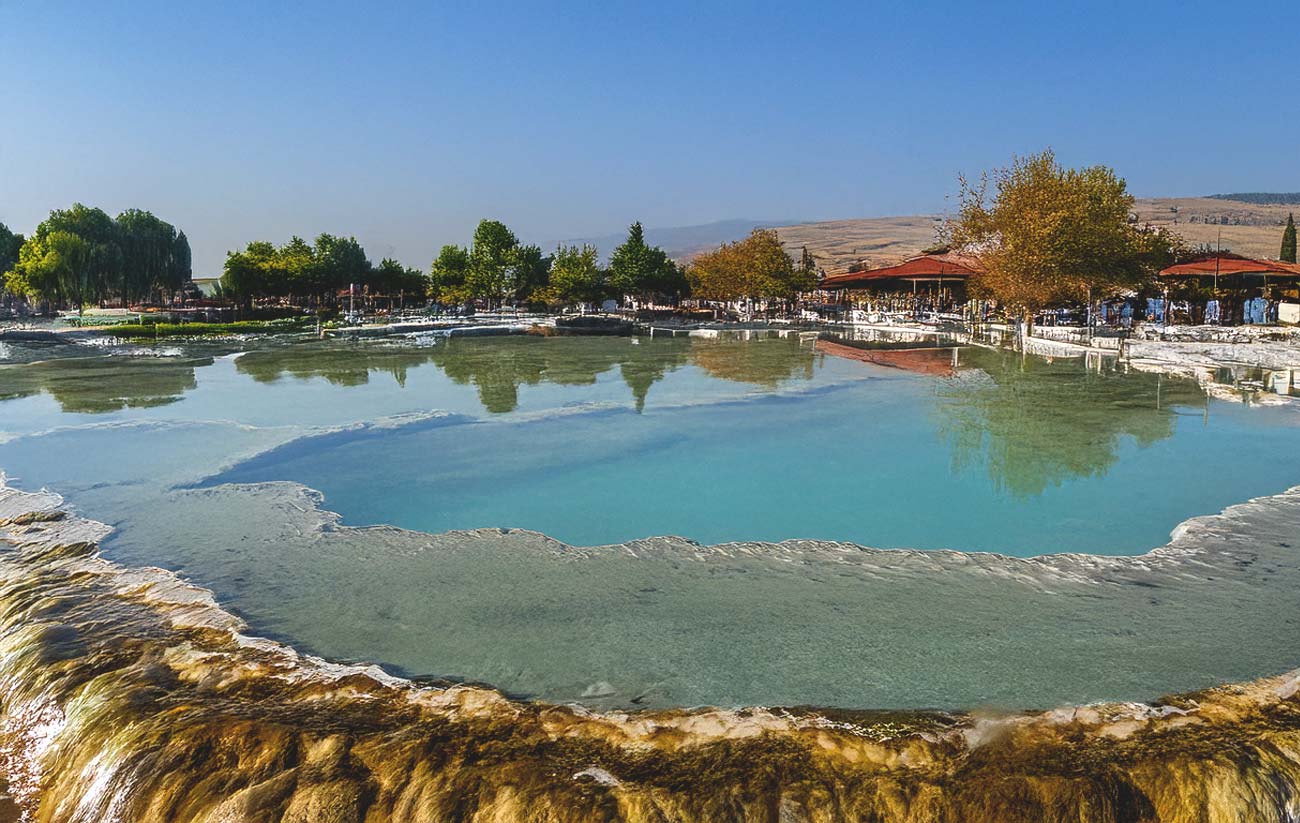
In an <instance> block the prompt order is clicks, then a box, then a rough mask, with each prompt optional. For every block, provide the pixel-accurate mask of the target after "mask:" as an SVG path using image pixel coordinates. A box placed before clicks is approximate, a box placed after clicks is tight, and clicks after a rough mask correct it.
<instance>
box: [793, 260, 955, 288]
mask: <svg viewBox="0 0 1300 823" xmlns="http://www.w3.org/2000/svg"><path fill="white" fill-rule="evenodd" d="M979 270H980V269H979V261H977V260H976V259H975V258H973V257H968V256H965V255H960V254H923V255H920V256H919V257H913V258H911V259H908V260H904V261H903V262H902V263H899V264H897V265H894V266H885V267H883V268H879V269H870V270H868V271H855V272H849V273H848V274H836V275H832V276H830V277H827V278H826V279H825V280H823V281H822V282H821V284H820V286H818V288H822V289H838V288H851V287H852V286H855V285H862V284H865V283H869V282H871V281H873V280H888V279H891V278H898V279H922V278H935V277H951V278H953V279H954V280H959V279H964V278H967V277H970V276H971V275H973V274H978V273H979Z"/></svg>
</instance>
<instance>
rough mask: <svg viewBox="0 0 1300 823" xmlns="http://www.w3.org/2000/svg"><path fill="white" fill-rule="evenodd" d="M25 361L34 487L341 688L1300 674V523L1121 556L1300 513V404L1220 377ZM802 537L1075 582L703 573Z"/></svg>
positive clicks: (225, 347) (16, 378)
mask: <svg viewBox="0 0 1300 823" xmlns="http://www.w3.org/2000/svg"><path fill="white" fill-rule="evenodd" d="M0 355H3V359H0V470H3V471H5V472H6V473H7V475H8V477H9V480H10V482H14V483H16V484H18V485H20V486H22V487H26V488H36V487H40V486H46V487H49V488H52V489H54V490H56V491H58V492H60V493H62V494H64V495H65V496H66V497H67V499H68V501H69V502H70V504H72V505H73V506H74V507H76V508H77V509H79V510H80V511H82V512H83V513H84V514H86V515H88V516H91V517H95V518H97V519H100V520H103V521H105V522H108V523H110V524H111V525H113V526H114V527H115V528H116V532H115V534H114V536H113V537H112V538H111V539H110V540H109V541H108V543H107V544H106V551H107V552H108V553H109V555H110V556H112V557H114V558H115V559H118V560H120V561H121V562H124V563H128V564H132V565H139V564H150V565H161V566H164V567H167V568H171V569H175V570H178V571H179V572H181V573H182V574H184V575H186V576H187V577H189V578H191V579H193V580H195V581H196V582H198V583H201V584H202V585H205V586H208V587H211V588H212V589H213V590H214V591H215V592H216V593H217V595H218V597H219V598H220V599H221V601H222V602H223V603H224V604H227V605H228V606H229V607H231V608H232V609H234V610H235V611H236V612H238V613H240V614H241V615H243V616H245V617H246V618H247V619H248V620H249V621H250V624H251V630H252V631H254V632H256V633H263V634H268V635H271V636H275V637H278V638H281V639H284V640H288V641H290V642H293V643H295V644H297V645H298V646H300V647H302V648H304V649H306V650H309V651H312V652H315V653H318V654H322V655H325V656H327V657H330V658H335V659H345V660H368V661H377V662H380V663H382V664H384V665H386V666H389V667H390V668H393V669H394V670H397V671H400V672H405V673H411V674H419V675H431V676H438V677H452V678H465V679H471V680H481V681H486V682H489V683H492V684H495V685H498V686H501V687H503V688H506V689H508V690H510V691H511V692H514V693H518V694H522V695H535V696H540V697H545V698H548V699H555V700H576V701H579V702H584V703H589V704H592V705H598V706H607V705H622V706H640V705H682V704H685V705H694V704H699V703H713V704H723V705H742V704H752V703H763V704H791V703H813V704H823V705H844V706H859V707H865V706H884V707H888V706H919V705H927V706H933V705H939V706H970V705H999V706H1031V705H1053V704H1056V703H1062V702H1078V701H1080V700H1097V699H1112V698H1124V699H1146V698H1150V697H1154V696H1156V695H1159V694H1162V693H1166V692H1168V691H1172V690H1180V689H1188V688H1199V687H1203V686H1206V685H1211V684H1214V683H1218V682H1223V681H1224V680H1233V679H1244V678H1247V677H1252V676H1256V675H1259V674H1264V673H1269V672H1272V671H1280V670H1282V669H1284V668H1289V667H1291V666H1294V665H1300V658H1297V657H1296V652H1295V650H1294V649H1293V648H1292V645H1293V644H1292V643H1291V642H1290V639H1289V638H1290V637H1291V636H1292V634H1293V632H1294V630H1295V628H1296V626H1295V624H1296V623H1297V622H1298V621H1300V563H1297V562H1296V560H1295V558H1294V557H1293V556H1292V547H1291V540H1290V538H1288V537H1286V535H1290V534H1295V533H1300V514H1297V512H1296V511H1295V506H1291V505H1289V504H1285V505H1284V504H1282V503H1279V504H1277V505H1276V506H1272V505H1269V506H1266V507H1265V508H1264V509H1263V510H1261V511H1260V512H1259V513H1256V514H1252V515H1251V518H1245V517H1235V516H1234V517H1233V518H1231V519H1229V520H1227V521H1225V523H1226V525H1225V526H1224V527H1223V528H1222V529H1217V527H1216V529H1217V530H1212V531H1214V534H1215V535H1218V536H1216V537H1211V536H1208V533H1207V536H1197V537H1195V538H1194V539H1193V538H1192V537H1188V538H1185V540H1186V541H1190V542H1189V545H1191V546H1192V547H1193V548H1194V551H1192V552H1191V553H1190V554H1189V553H1186V552H1182V553H1179V554H1178V555H1177V557H1183V556H1184V555H1185V556H1186V557H1187V558H1189V559H1187V560H1179V559H1176V558H1175V557H1174V556H1173V555H1171V556H1170V557H1169V558H1165V559H1161V560H1159V561H1156V560H1151V559H1148V558H1137V559H1133V560H1128V559H1124V558H1122V557H1118V556H1123V555H1138V554H1141V553H1143V552H1145V551H1147V550H1149V549H1152V548H1155V547H1157V546H1161V545H1163V544H1165V543H1166V541H1167V540H1168V539H1169V533H1170V531H1171V530H1172V529H1174V528H1175V527H1177V526H1178V525H1179V524H1180V523H1182V522H1183V521H1185V520H1187V519H1188V518H1191V517H1197V516H1201V515H1209V514H1214V513H1217V512H1219V511H1221V510H1223V509H1224V508H1225V507H1228V506H1232V505H1233V504H1236V503H1240V502H1242V501H1244V500H1247V499H1249V498H1252V497H1256V496H1260V495H1271V494H1277V493H1279V492H1282V491H1284V490H1286V489H1287V488H1289V487H1291V486H1293V485H1297V484H1300V462H1297V461H1296V460H1294V459H1293V456H1294V454H1295V453H1296V450H1297V446H1300V413H1297V409H1296V407H1295V406H1294V405H1293V404H1284V405H1278V406H1269V405H1263V404H1260V403H1257V402H1246V399H1248V398H1235V397H1232V396H1231V395H1228V394H1225V393H1222V392H1220V394H1223V395H1224V397H1225V398H1226V399H1215V398H1212V397H1209V396H1207V394H1206V393H1205V391H1203V390H1202V388H1201V387H1200V386H1199V385H1198V384H1197V383H1196V382H1195V381H1192V380H1188V379H1185V378H1177V377H1170V376H1166V375H1159V374H1154V373H1143V372H1139V371H1136V370H1131V369H1128V368H1127V367H1125V366H1123V365H1122V364H1116V363H1114V362H1110V361H1105V362H1100V363H1098V362H1097V361H1095V360H1094V361H1092V362H1090V363H1084V362H1083V361H1080V360H1057V361H1055V362H1048V361H1046V360H1041V359H1035V358H1022V357H1020V356H1018V355H1015V354H1012V353H1006V352H999V351H991V350H985V349H979V348H971V347H963V348H960V349H958V350H957V351H956V354H955V356H954V354H953V350H952V349H950V348H943V349H935V350H933V351H932V352H925V353H921V354H919V355H915V356H913V355H898V356H895V355H889V354H886V355H885V356H883V357H881V358H878V359H879V360H880V362H877V363H867V362H859V361H856V360H852V359H845V358H842V357H837V356H831V355H828V354H826V353H825V351H824V350H823V349H821V348H818V344H817V341H816V340H815V339H813V338H811V337H799V336H792V337H784V338H773V339H753V340H745V339H736V338H729V337H726V336H724V337H722V338H720V339H695V338H691V339H687V338H669V339H661V338H656V339H653V340H651V339H633V340H629V339H606V338H590V339H579V338H562V339H540V338H484V339H463V340H451V341H447V340H442V341H438V342H435V343H434V344H432V345H425V344H417V343H416V342H412V341H365V342H360V343H349V342H330V341H326V342H320V341H309V340H292V339H279V340H262V341H247V342H225V343H211V342H208V343H203V342H199V343H189V344H185V345H180V346H171V347H166V348H163V349H136V348H133V347H129V346H111V347H93V346H59V347H53V348H51V347H31V346H28V347H23V346H17V345H7V346H6V349H5V350H4V351H2V352H0ZM872 356H873V357H875V354H874V353H873V354H872ZM307 489H313V490H316V491H317V492H319V493H320V495H323V497H318V496H314V494H313V493H309V492H308V491H306V490H307ZM328 512H337V513H338V518H339V519H337V520H336V519H334V518H333V517H332V516H331V515H330V514H329V513H328ZM371 526H373V527H374V528H366V527H371ZM394 527H400V528H394ZM511 528H515V529H525V530H531V531H530V532H505V531H503V530H505V529H511ZM461 529H484V531H476V532H451V533H447V532H448V530H461ZM406 530H411V531H406ZM534 532H540V533H542V534H544V535H546V536H547V537H542V536H540V535H537V534H534ZM1197 534H1198V535H1199V534H1200V533H1199V532H1198V533H1197ZM656 535H679V536H681V537H682V538H684V540H669V541H650V542H645V541H643V540H641V539H642V538H648V537H652V536H656ZM551 538H554V540H558V541H563V543H557V542H554V541H553V540H551ZM799 538H802V539H821V540H826V541H849V542H851V543H856V544H860V545H863V546H875V547H882V548H897V547H915V548H922V549H959V550H979V551H989V552H998V553H1000V554H1001V555H1016V556H1020V557H1037V556H1041V557H1042V558H1043V559H1036V560H1015V559H1012V558H1010V557H1005V556H997V555H981V554H962V553H956V552H923V553H914V552H904V551H885V552H864V551H862V550H860V549H856V548H852V547H848V546H846V545H844V544H840V543H820V544H819V543H806V542H805V543H794V544H786V545H784V546H772V545H768V544H758V543H752V544H746V545H743V546H732V547H726V548H723V549H704V548H701V546H702V545H708V544H715V543H723V542H727V541H780V540H789V539H799ZM626 541H633V542H631V543H626ZM638 541H640V542H638ZM564 544H569V545H572V546H609V547H608V548H598V549H592V550H576V549H572V548H568V547H566V545H564ZM1063 552H1087V553H1089V554H1088V556H1082V555H1081V556H1078V557H1072V556H1066V555H1063V554H1061V553H1063ZM1242 552H1245V553H1246V554H1244V555H1243V554H1242ZM1197 553H1200V554H1202V555H1204V556H1199V555H1198V554H1197ZM1105 555H1114V556H1117V557H1116V559H1113V560H1111V559H1107V558H1105V557H1103V556H1105ZM1224 649H1232V650H1233V651H1232V653H1231V654H1225V653H1224V651H1223V650H1224Z"/></svg>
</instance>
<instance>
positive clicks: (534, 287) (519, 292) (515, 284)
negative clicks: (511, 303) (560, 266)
mask: <svg viewBox="0 0 1300 823" xmlns="http://www.w3.org/2000/svg"><path fill="white" fill-rule="evenodd" d="M551 263H552V260H551V258H550V257H549V256H547V255H544V254H542V250H541V249H540V248H538V247H537V246H532V245H529V246H519V247H517V248H516V249H515V251H514V255H513V259H512V260H511V263H510V271H509V279H510V286H511V288H512V289H513V290H514V298H515V301H516V302H519V303H525V302H528V301H529V300H531V299H533V296H534V295H539V296H540V295H542V294H544V293H545V291H546V289H547V286H548V285H549V284H550V279H551Z"/></svg>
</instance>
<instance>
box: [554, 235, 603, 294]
mask: <svg viewBox="0 0 1300 823" xmlns="http://www.w3.org/2000/svg"><path fill="white" fill-rule="evenodd" d="M607 287H608V286H607V283H606V275H605V272H603V271H602V270H601V268H600V259H599V254H598V252H597V251H596V247H595V246H590V245H587V244H583V245H582V246H581V247H578V246H560V247H559V248H557V249H556V250H555V258H554V262H553V263H551V290H552V292H553V293H554V295H555V298H556V299H557V300H558V301H560V302H562V303H579V302H584V301H597V300H600V298H601V297H603V296H604V294H605V292H606V289H607Z"/></svg>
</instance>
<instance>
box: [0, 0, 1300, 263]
mask: <svg viewBox="0 0 1300 823" xmlns="http://www.w3.org/2000/svg"><path fill="white" fill-rule="evenodd" d="M1298 32H1300V5H1297V4H1296V3H1295V2H1294V0H1286V2H1273V0H1250V1H1249V2H1239V3H1225V2H1222V0H1215V2H1201V0H1183V1H1182V2H1164V1H1163V0H1155V1H1154V2H1113V3H1099V2H1092V3H1089V2H1080V3H1051V2H1041V1H1040V2H1018V3H1013V2H975V0H968V2H938V1H937V0H936V1H935V2H926V1H925V0H912V2H891V3H882V2H870V0H845V2H825V3H797V2H788V0H787V2H782V3H762V2H746V3H705V2H689V1H688V2H676V0H659V1H658V2H653V3H651V2H645V3H623V2H616V1H615V2H602V3H590V4H580V3H566V4H554V5H542V4H489V3H481V4H477V3H475V4H472V3H464V2H460V3H446V4H439V3H428V4H409V5H407V4H402V3H396V2H392V3H373V4H372V3H363V2H353V3H338V4H327V3H313V4H304V5H300V6H299V5H293V4H289V3H279V2H273V3H267V2H252V3H243V2H227V1H226V0H222V2H210V1H209V2H203V3H183V2H166V3H149V2H127V0H123V2H120V3H91V2H84V3H71V2H68V3H64V2H38V1H37V0H31V1H30V2H28V1H26V0H0V78H3V80H2V82H0V87H2V88H3V90H4V92H3V94H2V95H0V111H3V114H2V115H0V221H2V222H5V223H7V224H8V225H10V227H11V228H13V229H14V230H17V231H30V230H31V228H32V227H33V226H35V224H36V223H37V222H39V221H40V219H41V218H42V217H43V216H44V215H45V214H46V213H48V211H49V210H50V209H52V208H59V207H64V206H67V205H68V204H70V203H72V202H73V201H78V200H79V201H82V202H85V203H87V204H91V205H98V206H101V207H103V208H104V209H105V210H107V211H109V212H110V213H113V214H116V213H117V212H118V211H120V210H122V209H124V208H128V207H139V208H144V209H149V210H151V211H153V212H154V213H155V214H157V215H158V216H159V217H162V218H163V219H165V220H168V221H170V222H172V223H174V224H176V225H177V226H178V227H180V228H182V229H184V230H185V232H186V233H187V234H188V235H189V237H190V240H191V243H192V245H193V248H194V263H195V275H196V276H203V275H207V274H218V273H219V272H220V267H221V261H222V260H223V259H224V255H225V252H226V250H228V249H231V248H235V247H239V246H242V245H243V244H244V243H245V242H247V241H249V240H253V239H266V240H272V241H276V242H281V241H283V240H286V239H287V238H288V237H289V236H290V235H292V234H299V235H303V236H306V237H309V238H310V237H313V236H315V235H316V234H318V233H320V232H322V231H328V232H331V233H336V234H353V235H356V236H357V238H358V239H359V240H361V241H362V243H363V244H365V246H366V248H367V251H368V252H369V253H370V256H371V257H372V258H373V259H376V260H378V259H379V258H380V257H383V256H386V255H393V256H396V257H397V258H398V259H400V260H402V261H403V262H405V263H407V264H408V265H414V266H419V267H421V268H424V267H427V265H428V263H429V260H430V259H431V258H432V256H433V254H434V253H435V251H436V250H437V248H438V247H440V246H441V245H442V244H444V243H453V242H455V243H463V242H466V241H467V240H468V239H469V236H470V234H471V232H472V231H473V226H474V224H475V223H476V222H477V221H478V219H479V218H480V217H484V216H489V217H496V218H499V219H502V220H504V221H506V222H507V223H508V224H509V225H511V226H512V227H513V228H515V229H516V231H517V233H518V234H519V235H520V236H521V237H522V238H523V239H525V240H529V241H534V242H553V241H554V240H556V239H561V238H568V237H578V236H594V235H602V234H607V233H610V232H613V231H617V230H619V229H620V228H622V227H624V226H626V225H627V224H628V223H629V222H631V221H632V220H636V219H639V220H641V221H642V222H644V223H645V224H646V225H648V226H659V227H662V226H679V225H690V224H694V223H703V222H710V221H714V220H721V219H727V218H737V217H744V218H752V219H799V220H812V219H832V218H839V217H860V216H873V215H886V214H910V213H928V212H937V211H942V210H943V209H944V208H945V203H946V202H947V201H945V197H946V196H947V195H949V194H951V193H952V192H953V189H954V188H955V180H956V176H957V174H958V173H959V172H963V171H964V172H967V173H971V174H975V173H978V172H979V171H980V170H982V169H984V168H987V167H990V166H995V165H1000V164H1003V163H1005V162H1006V161H1008V160H1009V159H1010V158H1011V156H1012V155H1013V154H1015V153H1025V152H1030V151H1036V150H1039V149H1042V148H1044V147H1046V146H1051V147H1053V148H1055V149H1056V151H1057V154H1058V156H1059V157H1060V159H1061V160H1062V161H1063V162H1065V163H1067V164H1070V165H1084V164H1091V163H1106V164H1108V165H1111V166H1113V167H1114V168H1116V169H1117V170H1118V171H1119V173H1120V174H1121V175H1123V176H1125V177H1126V178H1127V179H1128V181H1129V184H1130V188H1131V189H1132V190H1133V191H1134V193H1136V194H1138V195H1139V196H1142V195H1151V196H1155V195H1196V194H1208V193H1213V192H1222V191H1261V190H1262V191H1296V190H1300V151H1298V150H1297V149H1298V147H1300V85H1298V83H1297V74H1298V72H1297V66H1300V63H1298V62H1297V59H1296V57H1297V55H1298V54H1300V34H1298Z"/></svg>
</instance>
